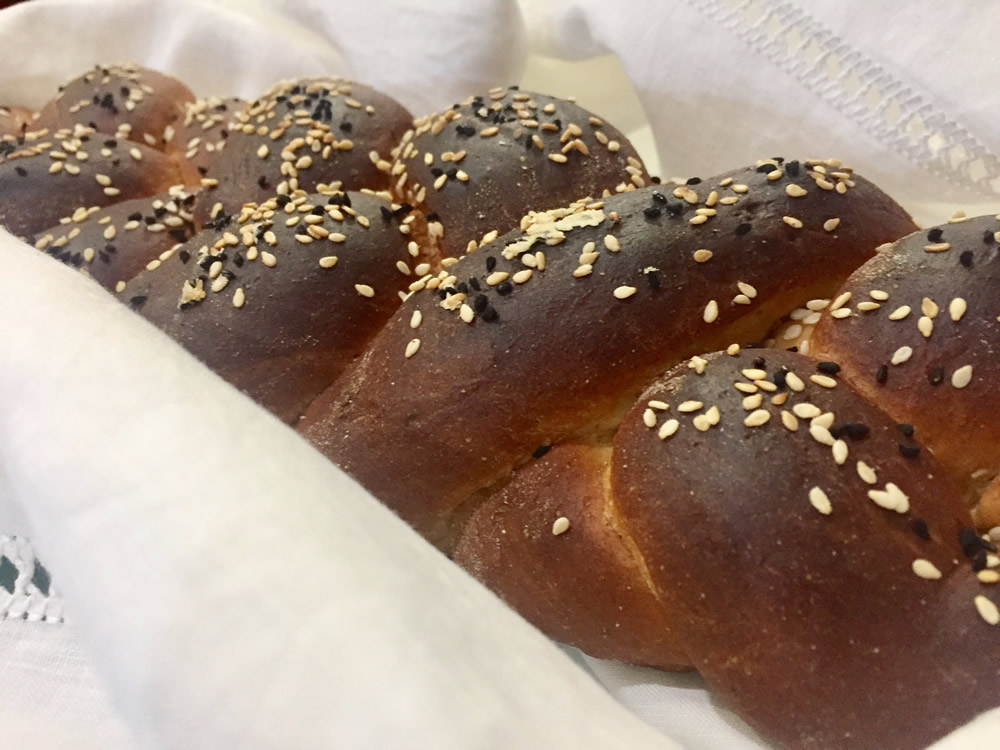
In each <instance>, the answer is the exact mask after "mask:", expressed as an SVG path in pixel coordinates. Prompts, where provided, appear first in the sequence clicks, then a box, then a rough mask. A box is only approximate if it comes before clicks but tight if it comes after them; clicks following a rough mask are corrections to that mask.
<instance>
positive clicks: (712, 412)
mask: <svg viewBox="0 0 1000 750" xmlns="http://www.w3.org/2000/svg"><path fill="white" fill-rule="evenodd" d="M721 418H722V414H721V413H720V412H719V407H718V406H710V407H708V411H706V412H705V420H706V421H707V422H708V424H710V425H712V426H714V425H717V424H719V420H720V419H721ZM696 419H697V417H696Z"/></svg>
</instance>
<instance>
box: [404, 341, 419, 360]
mask: <svg viewBox="0 0 1000 750" xmlns="http://www.w3.org/2000/svg"><path fill="white" fill-rule="evenodd" d="M418 351H420V339H410V342H409V343H408V344H407V345H406V358H407V359H409V358H410V357H412V356H413V355H414V354H416V353H417V352H418Z"/></svg>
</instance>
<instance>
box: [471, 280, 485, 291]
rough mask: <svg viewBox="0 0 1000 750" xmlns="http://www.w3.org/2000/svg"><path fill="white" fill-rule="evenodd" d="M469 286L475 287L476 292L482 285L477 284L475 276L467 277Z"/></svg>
mask: <svg viewBox="0 0 1000 750" xmlns="http://www.w3.org/2000/svg"><path fill="white" fill-rule="evenodd" d="M469 286H470V287H472V288H473V289H475V290H476V291H477V292H478V291H479V290H480V289H482V287H481V286H479V279H477V278H476V277H475V276H471V277H469Z"/></svg>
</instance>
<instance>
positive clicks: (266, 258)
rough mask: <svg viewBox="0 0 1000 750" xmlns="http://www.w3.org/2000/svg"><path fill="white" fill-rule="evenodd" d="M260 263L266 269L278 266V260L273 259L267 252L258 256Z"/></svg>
mask: <svg viewBox="0 0 1000 750" xmlns="http://www.w3.org/2000/svg"><path fill="white" fill-rule="evenodd" d="M260 262H261V263H263V264H264V265H265V266H267V267H268V268H274V267H275V266H276V265H278V259H277V258H275V257H274V256H273V255H272V254H271V253H269V252H267V250H265V251H263V252H262V253H261V254H260Z"/></svg>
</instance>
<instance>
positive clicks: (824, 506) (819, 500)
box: [809, 487, 833, 516]
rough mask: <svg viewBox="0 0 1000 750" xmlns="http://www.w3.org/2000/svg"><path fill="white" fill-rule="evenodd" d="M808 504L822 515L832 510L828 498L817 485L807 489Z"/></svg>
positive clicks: (826, 514)
mask: <svg viewBox="0 0 1000 750" xmlns="http://www.w3.org/2000/svg"><path fill="white" fill-rule="evenodd" d="M809 504H810V505H812V507H814V508H815V509H816V510H818V511H819V512H820V513H822V514H823V515H824V516H828V515H830V513H831V511H832V510H833V506H832V505H830V498H829V497H827V496H826V493H825V492H823V490H821V489H820V488H819V487H813V488H812V489H811V490H809Z"/></svg>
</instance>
